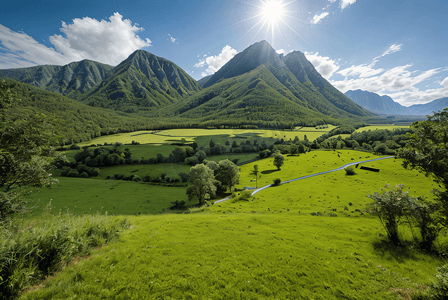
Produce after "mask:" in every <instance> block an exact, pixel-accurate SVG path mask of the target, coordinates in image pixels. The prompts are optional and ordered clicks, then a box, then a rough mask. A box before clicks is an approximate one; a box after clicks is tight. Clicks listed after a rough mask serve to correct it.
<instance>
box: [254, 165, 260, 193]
mask: <svg viewBox="0 0 448 300" xmlns="http://www.w3.org/2000/svg"><path fill="white" fill-rule="evenodd" d="M259 172H260V171H258V165H254V169H253V170H252V174H254V175H255V188H258V173H259Z"/></svg>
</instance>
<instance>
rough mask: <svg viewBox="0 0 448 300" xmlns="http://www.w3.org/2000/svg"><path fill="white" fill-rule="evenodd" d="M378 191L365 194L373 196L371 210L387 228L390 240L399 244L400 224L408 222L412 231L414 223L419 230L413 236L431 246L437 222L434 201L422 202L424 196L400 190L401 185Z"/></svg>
mask: <svg viewBox="0 0 448 300" xmlns="http://www.w3.org/2000/svg"><path fill="white" fill-rule="evenodd" d="M386 189H387V191H385V192H384V193H382V194H380V193H378V192H376V193H374V194H372V195H369V196H368V197H369V198H371V199H373V200H374V203H373V205H372V208H373V211H374V212H376V213H377V214H378V217H379V219H380V221H381V224H382V225H383V227H384V229H385V230H386V232H387V235H388V237H389V240H390V241H391V242H392V243H393V244H394V245H400V244H401V241H400V237H399V233H398V226H399V224H407V225H408V226H409V227H410V229H411V231H412V232H413V227H417V228H418V229H419V231H420V236H421V237H420V239H418V238H417V237H415V236H414V238H415V240H416V242H417V243H418V244H419V245H420V247H421V248H423V249H425V250H431V249H432V247H433V243H434V241H435V239H436V237H437V234H438V231H439V229H438V226H437V223H436V221H435V219H434V218H433V216H432V214H433V213H434V212H435V211H436V210H437V205H436V204H435V203H432V202H424V201H423V199H419V198H414V197H411V196H410V195H409V194H408V193H407V192H403V185H397V186H395V187H394V188H392V189H390V188H389V185H387V186H386Z"/></svg>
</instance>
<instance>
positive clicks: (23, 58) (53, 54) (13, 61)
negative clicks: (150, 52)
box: [0, 13, 151, 69]
mask: <svg viewBox="0 0 448 300" xmlns="http://www.w3.org/2000/svg"><path fill="white" fill-rule="evenodd" d="M142 30H143V28H141V27H137V25H136V24H134V25H132V22H131V21H130V20H128V19H125V20H123V16H121V15H120V14H119V13H114V14H113V15H112V16H111V17H110V18H109V21H107V20H101V21H98V20H96V19H92V18H89V17H85V18H82V19H74V20H73V23H72V24H67V23H65V22H62V28H60V31H61V32H62V33H63V35H56V34H55V35H53V36H50V37H49V41H50V43H51V44H52V45H53V47H54V48H49V47H46V46H45V45H42V44H40V43H38V42H37V41H36V40H34V39H33V38H32V37H30V36H29V35H27V34H26V33H24V32H14V31H12V30H10V29H9V28H7V27H5V26H2V25H0V42H1V44H2V46H3V49H4V50H5V52H6V53H2V54H0V57H1V58H2V59H1V61H0V68H3V69H4V68H17V67H28V66H33V65H43V64H51V65H65V64H68V63H70V62H73V61H80V60H83V59H91V60H94V61H98V62H101V63H105V64H110V65H117V64H119V63H120V62H121V61H123V60H124V59H126V58H127V57H128V56H129V55H130V54H131V53H132V52H134V51H135V50H138V49H140V48H143V47H148V46H151V40H149V39H148V38H146V39H144V40H143V39H141V38H140V37H139V36H138V35H137V34H136V33H137V32H139V31H142Z"/></svg>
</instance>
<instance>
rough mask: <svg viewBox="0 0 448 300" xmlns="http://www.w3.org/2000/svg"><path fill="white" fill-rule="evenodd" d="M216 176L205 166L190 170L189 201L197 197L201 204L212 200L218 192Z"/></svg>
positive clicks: (199, 165)
mask: <svg viewBox="0 0 448 300" xmlns="http://www.w3.org/2000/svg"><path fill="white" fill-rule="evenodd" d="M215 181H216V180H215V175H214V174H213V171H212V170H210V168H208V167H207V166H205V165H203V164H198V165H196V166H194V167H191V168H190V178H189V182H190V185H189V186H188V188H187V195H188V199H189V200H190V201H191V200H192V199H193V198H194V197H197V198H198V200H199V204H202V203H204V201H205V200H207V199H210V197H211V196H212V195H214V194H215V192H216V186H215Z"/></svg>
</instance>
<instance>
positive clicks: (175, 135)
mask: <svg viewBox="0 0 448 300" xmlns="http://www.w3.org/2000/svg"><path fill="white" fill-rule="evenodd" d="M332 128H334V126H329V127H328V128H326V129H320V130H316V129H315V128H308V127H307V128H306V129H305V128H302V129H301V130H299V131H295V130H293V131H291V130H285V131H282V130H253V129H170V130H164V131H161V132H158V133H155V134H152V131H136V132H130V133H119V134H113V135H107V136H102V137H98V138H95V139H92V140H90V141H87V142H84V143H80V144H79V146H81V147H82V146H90V145H92V144H95V145H96V144H104V143H108V144H110V143H115V142H119V143H122V144H130V143H131V142H132V141H135V142H139V143H140V144H170V143H179V142H182V141H185V142H193V141H196V142H197V143H198V145H199V146H200V147H208V143H209V141H210V139H213V140H214V141H215V142H216V143H220V144H221V145H224V143H225V141H226V140H229V141H230V143H232V142H233V139H235V140H236V141H237V142H239V141H243V140H244V141H246V140H247V139H249V140H251V141H253V140H255V139H258V141H259V142H260V143H261V138H268V139H272V141H275V140H276V139H278V138H279V139H280V138H283V139H285V140H289V139H294V137H295V136H298V137H299V139H301V140H303V137H304V136H305V135H306V136H307V138H308V139H309V140H310V141H313V140H314V139H316V138H317V137H319V136H321V135H322V134H324V133H325V132H329V131H330V130H331V129H332ZM183 139H184V140H183Z"/></svg>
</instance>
